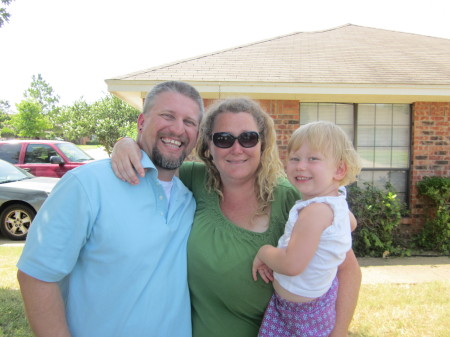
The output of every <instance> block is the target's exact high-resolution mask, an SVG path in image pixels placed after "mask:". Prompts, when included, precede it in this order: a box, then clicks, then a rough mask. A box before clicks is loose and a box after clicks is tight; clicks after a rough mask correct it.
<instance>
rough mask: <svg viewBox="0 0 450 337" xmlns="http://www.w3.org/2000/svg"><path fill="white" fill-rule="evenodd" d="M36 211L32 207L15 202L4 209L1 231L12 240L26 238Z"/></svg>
mask: <svg viewBox="0 0 450 337" xmlns="http://www.w3.org/2000/svg"><path fill="white" fill-rule="evenodd" d="M35 215H36V212H35V211H34V209H32V208H31V207H28V206H25V205H21V204H15V205H11V206H8V207H6V208H5V209H4V211H3V212H2V215H1V224H0V231H1V232H2V234H3V235H4V236H6V237H7V238H9V239H11V240H25V239H26V237H27V234H28V229H29V228H30V225H31V221H33V219H34V217H35Z"/></svg>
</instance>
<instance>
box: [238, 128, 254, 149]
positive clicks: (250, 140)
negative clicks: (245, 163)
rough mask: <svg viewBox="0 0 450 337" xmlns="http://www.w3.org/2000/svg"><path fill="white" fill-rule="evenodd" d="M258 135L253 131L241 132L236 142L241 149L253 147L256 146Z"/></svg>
mask: <svg viewBox="0 0 450 337" xmlns="http://www.w3.org/2000/svg"><path fill="white" fill-rule="evenodd" d="M258 140H259V135H258V133H257V132H254V131H248V132H243V133H241V134H240V135H239V137H238V141H239V144H241V145H242V147H247V148H248V147H253V146H255V145H256V144H258Z"/></svg>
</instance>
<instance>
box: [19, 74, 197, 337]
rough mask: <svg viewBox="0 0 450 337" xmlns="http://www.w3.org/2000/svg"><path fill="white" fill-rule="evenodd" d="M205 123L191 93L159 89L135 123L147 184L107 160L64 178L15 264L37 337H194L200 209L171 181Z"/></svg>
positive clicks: (184, 87) (182, 87)
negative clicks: (194, 231)
mask: <svg viewBox="0 0 450 337" xmlns="http://www.w3.org/2000/svg"><path fill="white" fill-rule="evenodd" d="M202 115H203V102H202V99H201V97H200V95H199V93H198V92H197V91H196V90H195V89H194V88H193V87H191V86H190V85H188V84H186V83H182V82H165V83H161V84H159V85H157V86H156V87H155V88H153V90H152V91H150V92H149V94H148V95H147V98H146V100H145V103H144V109H143V113H141V114H140V115H139V118H138V144H139V146H140V148H141V149H142V151H143V152H142V154H143V158H142V161H141V163H142V165H143V166H144V167H145V169H146V173H145V176H144V177H143V178H142V181H141V183H140V184H138V185H137V186H132V185H130V184H128V183H126V182H123V181H120V180H119V179H117V178H116V176H115V175H114V173H113V171H112V169H111V165H110V161H109V159H106V160H100V161H95V162H93V163H90V164H86V165H83V166H81V167H80V168H77V169H75V170H72V171H69V172H68V173H66V174H65V175H64V177H63V178H62V179H61V181H60V182H59V183H58V185H57V186H56V188H55V189H54V190H53V192H52V194H51V195H50V196H49V198H48V199H47V201H46V202H45V204H44V206H43V207H42V208H41V210H40V211H39V213H38V215H37V216H36V218H35V220H34V222H33V225H32V226H31V230H30V232H29V234H28V238H27V243H26V245H25V248H24V251H23V254H22V256H21V258H20V260H19V262H18V268H19V272H18V279H19V283H20V288H21V292H22V296H23V299H24V303H25V310H26V312H27V316H28V320H29V322H30V326H31V328H32V330H33V332H34V333H35V334H36V336H45V337H51V336H58V337H59V336H64V337H65V336H73V337H92V336H95V337H102V336H104V337H113V336H117V337H130V336H133V337H139V336H171V337H173V336H175V337H189V336H191V316H190V301H189V291H188V286H187V275H186V273H187V268H186V243H187V238H188V234H189V231H190V227H191V224H192V219H193V216H194V211H195V201H194V199H193V197H192V194H191V192H190V191H188V190H187V189H186V187H185V186H184V185H183V184H182V183H181V181H180V180H179V179H178V178H177V177H174V174H175V171H176V169H177V168H178V167H179V166H180V165H181V163H182V162H183V160H184V158H185V157H186V156H187V155H188V154H189V153H190V152H191V150H192V149H193V148H194V146H195V143H196V141H197V137H198V129H199V124H200V121H201V118H202Z"/></svg>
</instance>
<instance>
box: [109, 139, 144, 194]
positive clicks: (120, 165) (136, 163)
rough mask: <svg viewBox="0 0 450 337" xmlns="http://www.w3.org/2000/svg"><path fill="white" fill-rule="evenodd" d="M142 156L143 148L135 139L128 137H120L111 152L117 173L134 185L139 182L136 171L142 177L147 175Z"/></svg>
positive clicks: (113, 166) (113, 165)
mask: <svg viewBox="0 0 450 337" xmlns="http://www.w3.org/2000/svg"><path fill="white" fill-rule="evenodd" d="M141 158H142V154H141V150H140V149H139V146H138V145H137V143H136V142H135V141H134V140H133V139H131V138H128V137H125V138H122V139H120V140H119V141H117V143H116V144H114V148H113V152H112V153H111V165H112V169H113V171H114V173H115V175H116V176H117V177H118V178H119V179H121V180H123V181H126V182H128V183H130V184H132V185H137V184H139V178H138V177H137V175H136V173H137V174H138V175H139V176H141V177H144V175H145V171H144V168H143V167H142V165H141Z"/></svg>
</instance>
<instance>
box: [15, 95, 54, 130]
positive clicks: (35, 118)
mask: <svg viewBox="0 0 450 337" xmlns="http://www.w3.org/2000/svg"><path fill="white" fill-rule="evenodd" d="M16 107H17V111H18V113H17V114H16V115H14V116H12V118H11V124H12V126H13V127H14V128H15V129H16V131H17V135H18V136H20V137H25V138H37V139H40V138H45V136H46V130H48V129H51V127H52V124H51V122H50V121H49V119H48V118H47V116H45V115H43V114H41V111H42V106H41V105H40V104H39V102H37V101H35V100H32V99H28V100H23V101H22V102H20V103H19V104H17V105H16Z"/></svg>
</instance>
